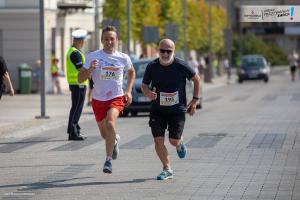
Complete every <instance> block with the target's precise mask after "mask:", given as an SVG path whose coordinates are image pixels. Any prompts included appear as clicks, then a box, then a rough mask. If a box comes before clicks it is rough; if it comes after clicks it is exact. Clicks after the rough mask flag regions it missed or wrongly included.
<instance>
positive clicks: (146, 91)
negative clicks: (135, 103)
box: [141, 83, 157, 100]
mask: <svg viewBox="0 0 300 200" xmlns="http://www.w3.org/2000/svg"><path fill="white" fill-rule="evenodd" d="M141 90H142V91H143V93H144V95H145V96H146V97H148V98H149V99H150V100H154V99H156V98H157V93H156V88H153V91H151V90H150V89H149V87H148V85H146V84H145V83H142V86H141Z"/></svg>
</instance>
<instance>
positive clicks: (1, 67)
mask: <svg viewBox="0 0 300 200" xmlns="http://www.w3.org/2000/svg"><path fill="white" fill-rule="evenodd" d="M6 72H7V66H6V62H5V60H4V59H3V58H2V57H1V56H0V86H1V84H2V82H3V76H4V74H5V73H6Z"/></svg>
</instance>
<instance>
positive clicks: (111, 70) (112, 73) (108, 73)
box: [100, 67, 121, 80]
mask: <svg viewBox="0 0 300 200" xmlns="http://www.w3.org/2000/svg"><path fill="white" fill-rule="evenodd" d="M120 75H121V69H120V68H115V67H103V68H101V73H100V79H101V80H119V78H120Z"/></svg>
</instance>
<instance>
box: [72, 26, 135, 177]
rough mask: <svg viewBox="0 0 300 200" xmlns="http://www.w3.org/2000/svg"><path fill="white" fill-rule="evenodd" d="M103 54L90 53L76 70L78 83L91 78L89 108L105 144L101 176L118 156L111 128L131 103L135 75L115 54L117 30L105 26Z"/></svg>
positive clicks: (125, 58)
mask: <svg viewBox="0 0 300 200" xmlns="http://www.w3.org/2000/svg"><path fill="white" fill-rule="evenodd" d="M101 42H102V44H103V50H97V51H94V52H91V53H90V54H89V55H88V56H87V61H86V63H85V64H84V67H83V68H81V69H80V72H79V77H78V81H79V82H83V81H86V80H87V79H88V78H90V77H92V79H93V81H94V88H93V92H92V95H93V99H92V107H93V111H94V115H95V118H96V121H97V124H98V127H99V130H100V134H101V136H102V137H103V138H104V140H105V147H106V159H105V163H104V167H103V172H104V173H109V174H110V173H112V160H115V159H116V158H117V156H118V153H119V146H118V145H119V141H120V136H119V134H116V130H115V126H116V121H117V118H118V116H119V115H120V114H121V113H122V112H123V110H124V107H125V105H129V104H131V102H132V94H131V92H132V87H133V82H134V79H135V71H134V68H133V66H132V62H131V60H130V58H129V56H128V55H127V54H124V53H122V52H119V51H117V47H118V46H117V45H118V37H117V29H116V28H115V27H113V26H108V27H106V28H104V29H103V30H102V35H101ZM124 74H126V75H127V84H126V86H127V87H126V88H125V89H124V90H123V78H124V77H123V75H124Z"/></svg>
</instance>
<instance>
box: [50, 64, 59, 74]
mask: <svg viewBox="0 0 300 200" xmlns="http://www.w3.org/2000/svg"><path fill="white" fill-rule="evenodd" d="M51 74H52V76H53V75H54V76H55V75H58V66H57V65H56V64H52V65H51Z"/></svg>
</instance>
